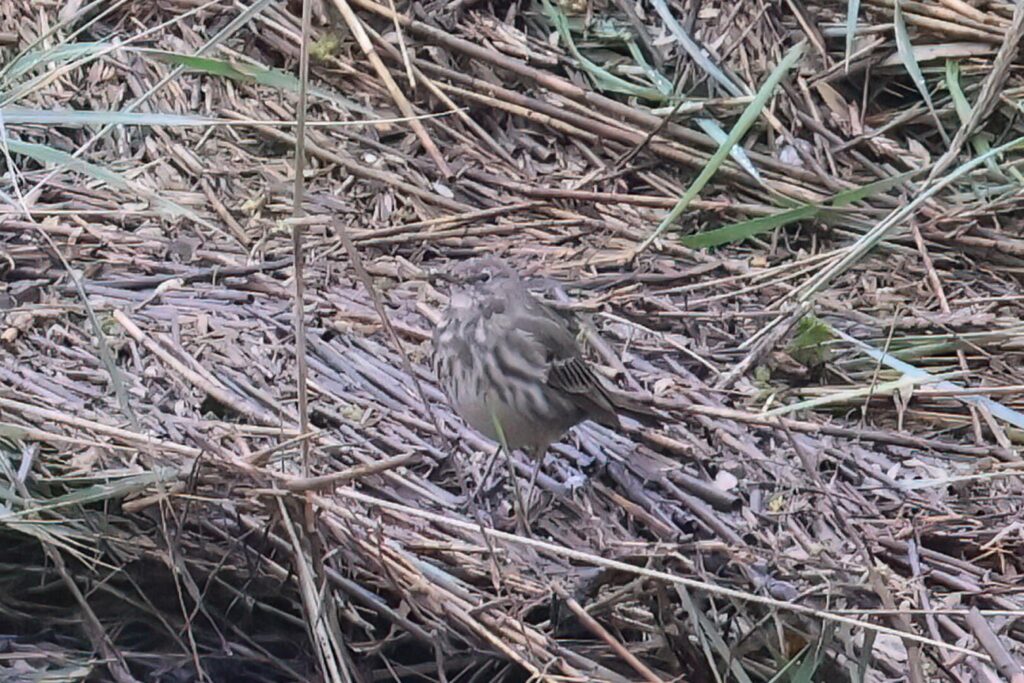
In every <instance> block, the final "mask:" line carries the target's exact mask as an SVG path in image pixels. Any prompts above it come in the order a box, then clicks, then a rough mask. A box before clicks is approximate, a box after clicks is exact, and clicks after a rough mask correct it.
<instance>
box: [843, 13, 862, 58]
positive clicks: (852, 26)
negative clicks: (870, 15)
mask: <svg viewBox="0 0 1024 683" xmlns="http://www.w3.org/2000/svg"><path fill="white" fill-rule="evenodd" d="M859 13H860V0H848V2H847V3H846V55H845V56H844V59H845V60H846V68H847V69H849V68H850V56H851V55H852V54H853V41H854V39H855V38H856V34H857V15H858V14H859Z"/></svg>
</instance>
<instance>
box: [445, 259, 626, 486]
mask: <svg viewBox="0 0 1024 683" xmlns="http://www.w3.org/2000/svg"><path fill="white" fill-rule="evenodd" d="M442 279H446V280H448V281H450V282H451V283H452V285H453V289H452V293H451V296H450V297H449V301H448V306H447V308H446V309H445V310H444V311H443V312H442V315H441V318H440V322H439V323H438V325H437V326H436V327H435V329H434V335H433V354H432V363H433V367H434V372H435V375H436V376H437V378H438V381H439V384H440V385H441V388H442V389H443V390H444V393H445V395H446V396H447V397H448V401H449V404H450V405H451V407H452V408H453V410H454V411H455V413H456V414H458V415H459V416H460V417H461V418H462V419H463V420H464V421H465V422H466V423H467V424H468V425H469V426H470V427H472V428H473V429H475V430H476V431H477V432H479V433H481V434H482V435H484V436H485V437H487V438H489V439H490V440H492V441H496V442H499V444H501V443H503V444H504V445H506V446H507V447H508V448H509V449H511V450H516V449H520V450H522V451H524V452H526V453H527V454H528V455H530V456H531V457H532V458H534V459H535V461H536V462H535V469H534V472H533V477H532V479H531V485H530V491H531V492H532V489H533V485H534V484H535V481H536V476H537V472H538V471H539V469H540V464H541V461H542V459H543V456H544V454H545V453H546V452H547V450H548V448H549V447H550V446H551V444H552V443H554V442H556V441H558V440H559V439H561V438H562V436H563V435H564V434H565V433H566V432H567V431H568V430H569V429H571V428H572V427H574V426H576V425H578V424H580V423H581V422H584V421H586V420H593V421H594V422H597V423H599V424H602V425H605V426H607V427H610V428H612V429H617V428H619V427H620V426H621V425H620V422H619V417H618V406H617V405H616V403H615V401H613V400H612V397H611V396H610V395H609V393H608V391H607V389H606V387H605V386H604V385H603V383H602V382H601V380H600V379H599V378H598V377H597V375H596V374H595V372H594V370H593V368H592V367H591V366H590V365H589V364H588V362H587V361H586V360H585V359H584V357H583V354H582V353H581V351H580V347H579V345H578V343H577V340H576V334H575V332H574V330H573V324H572V318H571V317H569V316H568V315H567V314H564V313H562V312H560V311H558V310H556V309H555V308H553V307H551V306H549V305H548V304H546V303H544V302H542V301H541V300H539V299H538V298H536V297H535V296H534V295H533V294H532V293H531V292H530V291H529V289H528V288H527V286H526V283H525V282H524V281H523V279H522V278H521V277H520V276H519V274H518V273H517V272H516V271H515V270H513V269H512V268H511V267H510V266H509V265H508V264H507V263H505V262H504V261H502V260H500V259H498V258H495V257H491V256H483V257H477V258H473V259H470V260H467V261H461V262H459V264H458V265H456V266H455V267H454V268H453V269H451V273H450V274H449V275H447V276H445V277H443V278H442ZM499 430H500V433H499ZM495 455H497V452H496V453H495ZM492 463H493V460H492ZM487 469H488V471H489V469H490V465H489V466H488V468H487ZM486 476H487V474H486V473H485V475H484V477H485V478H486ZM527 499H529V494H527Z"/></svg>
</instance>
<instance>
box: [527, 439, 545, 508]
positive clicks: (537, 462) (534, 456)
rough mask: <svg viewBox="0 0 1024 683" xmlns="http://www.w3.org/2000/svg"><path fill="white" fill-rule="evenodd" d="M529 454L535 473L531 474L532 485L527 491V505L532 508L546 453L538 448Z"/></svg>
mask: <svg viewBox="0 0 1024 683" xmlns="http://www.w3.org/2000/svg"><path fill="white" fill-rule="evenodd" d="M527 453H528V454H529V455H530V459H531V460H533V472H531V473H530V485H529V486H528V487H527V489H526V505H527V506H529V507H530V508H532V507H533V491H534V489H536V488H537V475H539V474H540V469H541V468H542V467H544V451H542V450H540V449H539V448H538V449H530V450H528V451H527Z"/></svg>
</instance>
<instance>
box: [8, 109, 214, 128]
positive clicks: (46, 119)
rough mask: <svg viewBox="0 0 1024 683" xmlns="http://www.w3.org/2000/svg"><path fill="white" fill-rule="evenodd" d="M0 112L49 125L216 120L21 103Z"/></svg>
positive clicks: (10, 121) (14, 120)
mask: <svg viewBox="0 0 1024 683" xmlns="http://www.w3.org/2000/svg"><path fill="white" fill-rule="evenodd" d="M0 116H2V117H3V119H4V122H5V123H7V124H21V125H25V124H36V125H52V126H70V127H77V126H102V125H106V124H111V125H120V126H209V125H213V124H215V123H216V121H214V120H213V119H209V118H206V117H203V116H188V115H182V114H161V113H151V112H120V111H86V110H80V109H57V110H47V109H29V108H25V107H3V108H0Z"/></svg>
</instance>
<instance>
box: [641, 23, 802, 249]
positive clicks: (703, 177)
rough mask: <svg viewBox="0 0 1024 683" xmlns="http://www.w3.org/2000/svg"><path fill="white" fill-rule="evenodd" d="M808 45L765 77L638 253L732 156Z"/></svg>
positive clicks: (790, 54) (792, 52)
mask: <svg viewBox="0 0 1024 683" xmlns="http://www.w3.org/2000/svg"><path fill="white" fill-rule="evenodd" d="M805 45H806V41H801V42H800V43H798V44H797V45H795V46H793V48H792V49H791V50H790V51H789V52H788V53H787V54H786V56H785V57H783V58H782V61H781V62H779V64H778V66H776V67H775V68H774V69H773V70H772V72H771V74H769V75H768V78H767V79H765V82H764V84H763V85H762V86H761V88H760V90H758V91H757V95H755V96H754V99H753V100H751V102H750V104H748V105H747V107H746V109H744V110H743V114H741V115H740V118H739V121H737V122H736V125H734V126H733V127H732V130H731V131H729V137H727V138H726V139H725V141H724V142H723V143H722V144H721V145H719V146H718V150H717V151H716V152H715V153H714V154H713V155H712V156H711V159H709V160H708V163H707V164H706V165H705V166H704V168H703V169H702V170H701V172H700V175H698V176H697V178H696V180H694V181H693V183H691V184H690V187H689V188H687V190H686V192H685V193H683V196H682V197H681V198H680V199H679V201H678V202H676V205H675V206H674V207H672V210H671V211H669V212H668V215H666V216H665V218H663V219H662V221H661V223H660V224H659V225H658V227H657V229H655V230H654V232H652V233H651V234H650V235H649V236H648V237H647V239H645V240H644V241H643V243H642V244H641V245H640V246H639V247H637V250H636V253H640V252H642V251H644V250H645V249H646V248H647V247H649V246H650V245H651V243H652V242H654V240H656V239H658V237H659V236H661V234H662V233H663V232H665V230H667V229H668V228H669V227H670V226H671V225H672V224H673V223H675V222H676V220H678V218H679V217H680V216H681V215H683V212H684V211H686V208H687V207H688V206H689V205H690V202H692V201H693V200H694V199H695V198H696V197H697V195H698V194H699V193H700V191H701V190H702V189H704V186H705V185H707V183H708V181H709V180H711V178H712V177H713V176H714V175H715V173H716V172H717V171H718V168H719V167H720V166H721V165H722V162H724V161H725V158H726V157H727V156H729V151H730V150H731V149H732V148H733V146H734V145H735V144H736V143H737V142H739V141H740V138H742V137H743V136H744V135H746V133H747V131H748V130H750V127H751V126H752V125H754V121H756V120H757V119H758V117H759V116H761V111H762V110H763V109H764V107H765V106H766V105H767V104H768V100H769V99H770V98H771V96H772V93H774V92H775V88H776V86H778V84H779V82H780V81H781V80H782V79H783V77H784V76H785V75H786V74H787V73H789V70H790V69H792V68H793V65H795V64H796V62H797V60H798V59H799V58H800V55H801V54H803V51H804V46H805Z"/></svg>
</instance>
